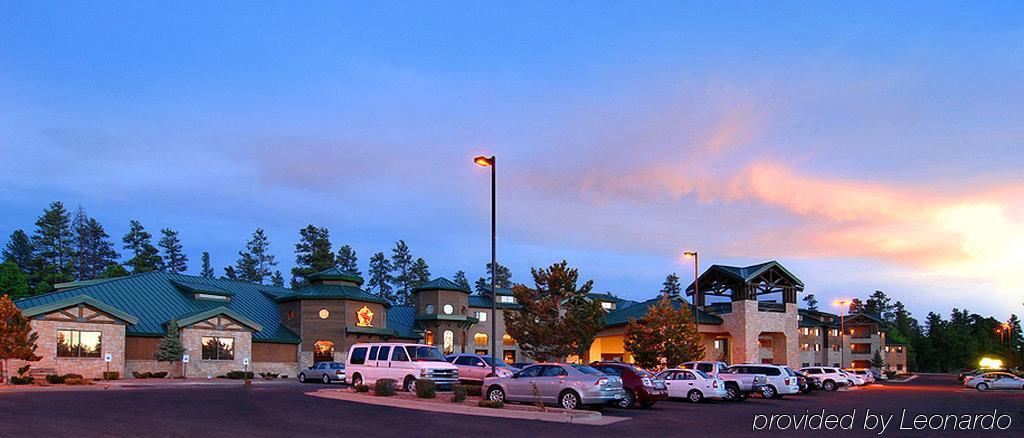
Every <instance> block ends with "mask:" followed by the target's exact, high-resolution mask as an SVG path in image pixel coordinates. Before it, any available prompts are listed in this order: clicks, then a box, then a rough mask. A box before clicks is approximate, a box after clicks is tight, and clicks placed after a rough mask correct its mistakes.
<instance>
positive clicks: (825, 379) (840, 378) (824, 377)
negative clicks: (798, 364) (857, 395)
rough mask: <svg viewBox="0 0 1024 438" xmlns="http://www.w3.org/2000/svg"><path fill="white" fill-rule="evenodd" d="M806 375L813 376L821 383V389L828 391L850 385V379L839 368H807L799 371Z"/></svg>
mask: <svg viewBox="0 0 1024 438" xmlns="http://www.w3.org/2000/svg"><path fill="white" fill-rule="evenodd" d="M797 371H800V372H802V373H804V374H807V375H809V376H812V377H814V378H816V379H818V380H819V381H821V389H824V390H826V391H835V390H837V389H839V388H841V387H843V386H847V385H849V384H850V380H849V377H847V376H846V375H845V374H844V373H843V372H842V371H839V369H838V368H832V367H805V368H800V369H799V370H797Z"/></svg>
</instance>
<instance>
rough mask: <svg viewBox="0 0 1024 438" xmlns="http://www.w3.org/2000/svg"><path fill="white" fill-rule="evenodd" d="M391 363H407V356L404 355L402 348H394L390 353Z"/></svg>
mask: <svg viewBox="0 0 1024 438" xmlns="http://www.w3.org/2000/svg"><path fill="white" fill-rule="evenodd" d="M391 361H392V362H408V361H409V355H408V354H406V352H405V349H404V348H396V349H395V351H394V353H391Z"/></svg>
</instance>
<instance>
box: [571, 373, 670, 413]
mask: <svg viewBox="0 0 1024 438" xmlns="http://www.w3.org/2000/svg"><path fill="white" fill-rule="evenodd" d="M590 366H591V367H593V368H596V369H597V370H598V371H600V372H602V373H605V374H608V375H610V376H617V377H619V378H621V379H622V388H623V389H625V390H626V395H625V396H624V397H622V400H619V402H618V405H619V407H620V408H631V407H633V406H634V405H636V404H639V405H640V407H641V408H645V409H646V408H649V407H651V406H654V403H655V402H657V401H659V400H665V399H667V398H668V387H667V386H665V381H664V380H661V379H659V378H657V377H655V376H654V374H651V373H649V372H647V371H644V370H642V369H640V368H637V367H634V366H633V365H630V364H628V363H622V362H594V363H592V364H590Z"/></svg>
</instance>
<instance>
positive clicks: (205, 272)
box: [199, 251, 216, 278]
mask: <svg viewBox="0 0 1024 438" xmlns="http://www.w3.org/2000/svg"><path fill="white" fill-rule="evenodd" d="M199 275H200V276H201V277H203V278H213V277H214V276H215V275H216V274H214V272H213V266H212V265H210V253H209V252H206V251H203V269H202V271H199Z"/></svg>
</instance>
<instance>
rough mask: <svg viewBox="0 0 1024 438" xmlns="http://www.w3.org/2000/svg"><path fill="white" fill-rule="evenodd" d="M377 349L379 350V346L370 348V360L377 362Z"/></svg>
mask: <svg viewBox="0 0 1024 438" xmlns="http://www.w3.org/2000/svg"><path fill="white" fill-rule="evenodd" d="M378 349H380V347H379V346H373V347H370V360H377V350H378Z"/></svg>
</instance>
